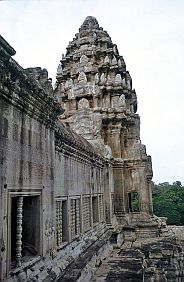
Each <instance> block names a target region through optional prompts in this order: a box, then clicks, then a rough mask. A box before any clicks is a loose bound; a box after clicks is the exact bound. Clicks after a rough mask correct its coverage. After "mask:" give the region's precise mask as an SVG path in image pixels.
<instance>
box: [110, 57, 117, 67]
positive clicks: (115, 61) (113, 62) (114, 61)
mask: <svg viewBox="0 0 184 282" xmlns="http://www.w3.org/2000/svg"><path fill="white" fill-rule="evenodd" d="M111 65H117V59H116V57H115V56H113V58H112V62H111Z"/></svg>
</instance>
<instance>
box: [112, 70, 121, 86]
mask: <svg viewBox="0 0 184 282" xmlns="http://www.w3.org/2000/svg"><path fill="white" fill-rule="evenodd" d="M114 83H115V84H116V85H121V83H122V78H121V74H119V73H118V74H116V76H115V80H114Z"/></svg>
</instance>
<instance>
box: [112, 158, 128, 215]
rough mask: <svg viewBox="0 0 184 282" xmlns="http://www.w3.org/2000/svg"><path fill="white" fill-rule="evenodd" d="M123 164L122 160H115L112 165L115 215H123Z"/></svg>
mask: <svg viewBox="0 0 184 282" xmlns="http://www.w3.org/2000/svg"><path fill="white" fill-rule="evenodd" d="M123 168H124V163H123V160H122V159H121V160H119V159H118V160H115V162H114V164H113V175H114V201H115V212H116V213H117V214H122V213H125V195H124V193H125V191H124V176H123Z"/></svg>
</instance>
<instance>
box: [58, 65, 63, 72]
mask: <svg viewBox="0 0 184 282" xmlns="http://www.w3.org/2000/svg"><path fill="white" fill-rule="evenodd" d="M57 74H63V68H62V64H61V63H60V64H59V65H58V68H57Z"/></svg>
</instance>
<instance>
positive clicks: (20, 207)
mask: <svg viewBox="0 0 184 282" xmlns="http://www.w3.org/2000/svg"><path fill="white" fill-rule="evenodd" d="M22 213H23V196H20V197H18V199H17V228H16V250H15V251H16V265H17V267H20V266H21V258H22V217H23V215H22Z"/></svg>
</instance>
